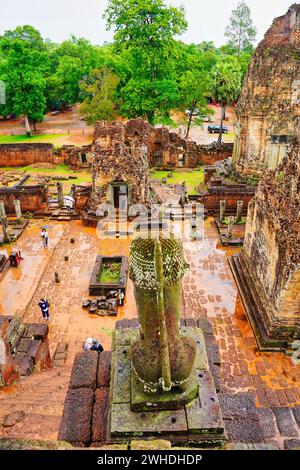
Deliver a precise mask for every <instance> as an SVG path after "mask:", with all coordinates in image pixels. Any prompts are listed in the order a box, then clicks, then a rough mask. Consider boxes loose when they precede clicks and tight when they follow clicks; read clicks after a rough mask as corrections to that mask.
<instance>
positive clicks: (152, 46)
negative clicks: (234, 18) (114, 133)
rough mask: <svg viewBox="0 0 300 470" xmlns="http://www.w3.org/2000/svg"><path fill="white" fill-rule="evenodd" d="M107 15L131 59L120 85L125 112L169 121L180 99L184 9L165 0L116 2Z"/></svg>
mask: <svg viewBox="0 0 300 470" xmlns="http://www.w3.org/2000/svg"><path fill="white" fill-rule="evenodd" d="M104 16H105V18H106V20H107V26H108V28H109V29H114V30H115V35H114V39H115V42H114V48H115V51H118V52H119V53H121V54H124V53H125V54H124V57H126V58H127V75H126V77H124V79H123V80H121V81H120V86H119V98H120V103H121V112H122V113H123V114H124V115H125V116H127V117H137V116H143V117H146V118H147V119H148V120H149V122H151V123H154V122H155V121H157V120H159V121H161V122H165V121H166V120H168V119H169V113H170V110H171V109H172V108H173V107H174V106H175V107H176V106H177V105H178V100H179V92H178V84H177V81H176V78H177V76H176V61H177V60H178V59H179V56H178V54H179V48H178V47H177V43H176V41H175V39H174V36H175V35H178V34H181V33H182V32H184V31H185V30H186V28H187V23H186V21H185V18H184V11H183V9H182V8H174V7H169V6H167V5H166V4H165V2H164V1H163V0H110V1H109V3H108V7H107V9H106V12H105V15H104Z"/></svg>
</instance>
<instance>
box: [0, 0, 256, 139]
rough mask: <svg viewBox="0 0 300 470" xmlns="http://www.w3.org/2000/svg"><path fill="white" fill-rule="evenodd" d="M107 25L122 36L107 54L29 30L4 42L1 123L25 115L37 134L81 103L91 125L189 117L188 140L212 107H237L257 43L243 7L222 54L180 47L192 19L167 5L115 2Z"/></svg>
mask: <svg viewBox="0 0 300 470" xmlns="http://www.w3.org/2000/svg"><path fill="white" fill-rule="evenodd" d="M105 18H106V21H107V27H108V28H109V29H112V30H114V32H115V35H114V42H113V44H109V45H104V46H94V45H92V44H90V43H89V42H88V41H87V40H86V39H83V38H79V39H78V38H76V37H74V36H72V37H71V39H70V40H68V41H64V42H62V43H61V44H54V43H52V42H51V41H49V40H43V38H42V37H41V35H40V33H39V32H38V31H37V30H36V29H35V28H33V27H32V26H29V25H26V26H20V27H18V28H16V29H15V30H13V31H6V32H5V33H4V34H3V36H2V37H0V80H2V81H3V82H4V83H5V86H6V103H5V104H2V105H0V115H2V116H3V117H9V116H12V115H13V116H21V115H24V117H25V125H26V132H27V133H28V134H30V124H31V125H33V126H34V128H35V126H36V123H38V122H41V121H42V120H43V117H44V115H45V113H46V112H48V111H51V110H59V111H63V110H65V109H66V108H68V107H69V106H72V105H74V104H75V103H81V106H80V112H81V114H82V115H83V117H84V118H85V119H86V120H87V122H88V123H94V122H95V121H97V120H98V119H104V120H108V121H109V120H112V119H114V118H115V116H116V115H117V114H118V115H122V116H124V117H128V118H132V117H137V116H142V117H144V118H146V119H148V120H149V122H151V123H164V124H172V119H171V117H172V113H171V112H172V111H185V110H187V109H188V110H190V113H189V114H188V113H187V114H185V113H183V115H184V116H185V117H184V120H185V124H186V127H187V134H188V132H189V129H190V127H191V125H192V124H194V123H196V124H199V123H201V121H202V118H203V116H205V115H207V114H208V113H209V110H208V109H207V103H208V102H209V101H210V100H215V101H217V102H219V103H220V104H221V105H222V107H223V109H224V112H225V107H226V105H228V104H232V103H234V102H235V101H236V100H237V98H238V95H239V92H240V88H241V84H242V80H243V77H244V75H245V73H246V70H247V67H248V63H249V60H250V57H251V54H252V52H253V49H252V45H251V44H252V43H253V40H254V35H255V29H254V28H253V26H252V22H251V16H250V10H249V9H247V8H245V4H244V3H243V2H241V3H240V4H239V7H238V9H237V10H236V11H234V12H233V13H232V17H231V20H230V26H229V27H228V29H227V35H228V37H229V42H228V44H227V45H225V46H223V47H221V48H216V47H215V45H214V43H212V42H203V43H201V44H190V45H187V44H184V43H183V42H181V41H179V40H178V39H176V38H177V37H178V36H180V34H182V33H183V32H184V31H185V30H186V29H187V22H186V20H185V14H184V11H183V9H181V8H174V7H169V6H167V5H166V2H165V1H164V0H109V3H108V7H107V9H106V13H105ZM241 31H242V33H241ZM195 111H197V113H198V115H197V116H196V114H197V113H196V112H195ZM180 115H182V114H181V113H180ZM194 115H195V116H194ZM222 115H223V113H222Z"/></svg>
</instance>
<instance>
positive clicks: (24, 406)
mask: <svg viewBox="0 0 300 470" xmlns="http://www.w3.org/2000/svg"><path fill="white" fill-rule="evenodd" d="M41 225H42V222H41V223H37V222H35V221H34V222H32V225H31V226H30V227H29V228H28V229H27V230H26V231H25V232H24V234H23V235H22V237H21V238H20V240H19V242H18V247H19V248H21V250H22V253H23V256H24V258H25V259H24V261H23V264H22V266H21V269H20V270H11V271H9V272H8V273H7V275H6V277H5V278H4V279H3V281H2V283H1V285H0V309H1V310H0V312H1V314H3V315H4V314H18V315H20V316H22V317H23V319H24V320H25V321H27V322H42V321H43V319H42V318H41V314H40V311H39V308H38V307H37V302H38V300H39V298H40V297H41V296H45V297H47V298H49V300H50V302H51V322H50V325H49V327H50V333H49V341H50V346H51V353H52V354H53V353H54V350H55V348H56V345H57V344H58V343H59V342H62V341H66V342H67V343H68V345H69V353H68V358H67V361H66V364H65V366H63V367H61V368H57V369H53V370H50V371H45V372H41V373H38V374H35V375H34V376H32V377H29V378H25V379H22V381H21V382H20V383H19V384H17V385H15V386H13V387H11V388H9V389H6V390H2V391H0V422H1V421H3V419H4V417H5V416H6V415H7V414H8V413H11V412H13V411H24V412H25V417H23V419H22V420H20V422H18V423H17V424H16V425H15V426H12V427H9V428H8V427H4V426H3V425H1V427H0V436H1V437H14V438H30V439H49V440H54V439H56V438H57V433H58V429H59V424H60V418H61V415H62V410H63V401H64V398H65V395H66V392H67V389H68V383H69V377H70V373H71V368H72V364H73V360H74V356H75V354H76V353H77V352H78V351H81V349H82V341H83V340H84V339H85V338H86V337H88V336H95V337H98V338H99V340H100V341H101V343H102V344H103V345H104V347H105V349H106V350H108V349H110V346H111V334H112V331H113V329H114V325H115V322H116V319H115V318H111V317H97V316H94V315H90V314H89V313H87V312H86V311H84V310H82V308H81V304H82V302H83V300H85V299H86V298H87V297H88V284H89V279H90V275H91V272H92V268H93V264H94V261H95V257H96V254H97V253H103V254H106V255H115V254H122V255H128V254H129V247H130V239H129V238H127V239H124V240H101V239H99V238H98V237H97V236H96V230H95V229H93V228H84V227H83V226H82V224H81V223H80V222H77V221H73V222H71V223H65V224H58V223H57V224H56V223H49V224H48V230H49V236H50V247H49V250H44V249H43V248H42V247H41V241H40V238H39V237H40V228H41ZM71 238H74V239H75V243H74V244H72V243H70V240H71ZM184 248H185V254H186V259H187V261H188V262H189V263H190V265H191V270H190V272H189V273H188V274H187V275H186V276H185V278H184V300H185V312H184V318H185V319H188V320H189V321H192V322H193V321H197V320H198V319H201V318H206V319H207V320H208V321H209V323H207V324H208V327H207V328H208V330H209V331H207V332H206V333H207V336H208V337H209V335H211V336H212V335H213V334H214V335H215V337H216V340H217V343H218V347H219V352H218V351H217V349H216V348H215V346H214V341H211V342H210V341H209V342H208V345H207V346H208V349H209V350H210V356H211V357H212V363H211V367H212V368H214V372H216V374H215V375H218V376H219V379H217V382H219V385H218V388H220V401H221V404H222V407H223V412H224V419H225V424H226V427H227V432H228V434H229V438H230V441H231V442H243V443H265V442H268V443H271V444H274V443H275V445H276V446H277V447H280V448H284V447H285V448H289V447H295V446H297V445H298V446H300V436H299V424H300V392H299V383H300V366H295V365H293V363H292V360H291V358H288V357H285V356H284V355H283V354H277V353H276V354H275V353H272V354H267V353H259V352H257V350H256V344H255V340H254V336H253V333H252V330H251V328H250V326H249V323H248V321H247V318H246V315H245V312H244V309H243V306H242V304H241V301H240V298H239V296H238V293H237V288H236V286H235V283H234V280H233V278H232V275H231V271H230V268H229V265H228V262H227V257H228V256H229V255H231V254H233V253H236V252H237V250H226V249H224V248H222V247H221V246H220V244H219V241H218V234H217V229H216V227H215V225H214V221H213V219H208V220H207V221H206V222H205V240H204V241H203V242H193V243H192V242H188V241H186V242H184ZM2 251H3V250H2ZM65 256H68V257H69V261H65V260H64V257H65ZM55 271H57V272H58V273H59V276H60V279H61V283H60V284H55V282H54V272H55ZM135 316H136V308H135V302H134V298H133V290H132V284H131V282H130V281H129V283H128V288H127V298H126V303H125V306H124V308H122V309H120V311H119V315H118V317H117V320H119V319H121V318H134V317H135ZM209 325H211V327H210V326H209ZM212 339H213V338H212ZM220 363H221V367H220Z"/></svg>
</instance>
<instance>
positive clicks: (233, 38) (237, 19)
mask: <svg viewBox="0 0 300 470" xmlns="http://www.w3.org/2000/svg"><path fill="white" fill-rule="evenodd" d="M256 34H257V30H256V28H255V26H254V25H253V21H252V18H251V10H250V8H249V7H248V5H247V4H246V3H245V2H239V4H238V6H237V8H236V10H233V12H232V14H231V17H230V24H229V26H228V27H227V29H226V32H225V36H226V37H227V38H228V45H229V46H230V47H232V48H233V49H234V50H236V51H237V53H238V55H240V53H241V51H243V50H248V51H249V50H250V51H251V50H252V49H253V44H254V41H255V39H256Z"/></svg>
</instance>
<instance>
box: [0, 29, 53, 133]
mask: <svg viewBox="0 0 300 470" xmlns="http://www.w3.org/2000/svg"><path fill="white" fill-rule="evenodd" d="M0 56H1V59H0V78H1V79H2V80H3V81H4V82H5V84H6V90H7V97H8V101H7V104H6V107H5V109H4V113H6V114H7V115H8V114H15V115H16V116H20V115H24V121H25V129H26V133H27V134H29V135H30V133H31V129H30V122H31V123H33V125H34V128H36V123H37V122H40V121H42V120H43V117H44V112H45V109H46V98H45V85H46V83H45V74H46V72H47V69H48V67H49V62H48V54H47V51H46V48H45V46H44V43H43V40H42V38H41V36H40V33H39V32H38V31H37V30H36V29H35V28H33V27H32V26H28V25H26V26H19V27H17V28H16V29H15V30H13V31H7V32H5V33H4V35H3V36H2V37H1V38H0Z"/></svg>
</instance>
